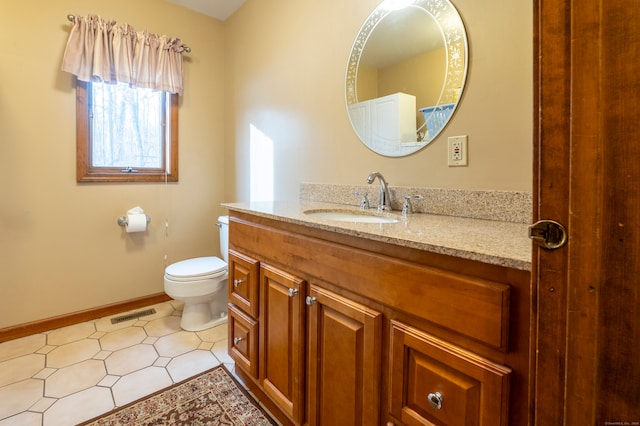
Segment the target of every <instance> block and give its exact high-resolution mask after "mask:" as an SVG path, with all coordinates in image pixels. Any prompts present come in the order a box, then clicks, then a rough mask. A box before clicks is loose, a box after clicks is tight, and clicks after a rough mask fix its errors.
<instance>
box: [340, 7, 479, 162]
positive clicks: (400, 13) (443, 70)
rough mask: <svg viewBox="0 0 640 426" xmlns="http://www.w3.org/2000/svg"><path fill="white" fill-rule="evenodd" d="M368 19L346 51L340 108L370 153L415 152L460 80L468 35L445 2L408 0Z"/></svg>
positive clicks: (438, 126) (451, 101) (448, 107)
mask: <svg viewBox="0 0 640 426" xmlns="http://www.w3.org/2000/svg"><path fill="white" fill-rule="evenodd" d="M390 3H394V4H397V3H398V0H385V1H384V2H382V3H381V4H380V5H379V6H378V7H377V8H376V9H375V10H374V11H373V12H372V13H371V15H370V16H369V17H368V18H367V20H366V21H365V23H364V24H363V26H362V28H361V29H360V32H359V33H358V35H357V37H356V40H355V42H354V44H353V47H352V49H351V54H350V55H349V62H348V64H347V73H346V94H345V95H346V103H347V112H348V114H349V119H350V120H351V124H352V126H353V128H354V130H355V132H356V133H357V135H358V137H359V138H360V140H361V141H362V142H363V143H364V144H365V145H366V146H367V147H369V148H370V149H371V150H373V151H375V152H377V153H379V154H381V155H386V156H391V157H399V156H404V155H408V154H411V153H414V152H416V151H418V150H420V149H421V148H423V147H424V146H426V145H427V144H428V143H429V142H431V141H433V140H434V138H435V137H436V136H437V135H438V134H439V133H440V132H441V131H442V130H443V129H444V127H445V126H446V124H447V122H448V121H449V120H450V119H451V116H452V114H453V111H454V110H455V108H456V106H457V104H458V101H459V99H460V96H461V94H462V90H463V88H464V82H465V79H466V75H467V63H468V61H467V51H468V48H467V37H466V33H465V30H464V25H463V23H462V19H461V18H460V15H459V14H458V12H457V11H456V9H455V7H454V6H453V5H452V4H451V3H450V2H449V1H447V0H415V1H410V0H409V1H404V3H408V5H405V6H403V7H389V5H390Z"/></svg>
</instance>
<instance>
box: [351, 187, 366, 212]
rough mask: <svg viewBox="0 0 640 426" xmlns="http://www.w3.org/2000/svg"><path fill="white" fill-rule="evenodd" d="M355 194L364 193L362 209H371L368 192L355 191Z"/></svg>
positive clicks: (361, 203) (361, 202)
mask: <svg viewBox="0 0 640 426" xmlns="http://www.w3.org/2000/svg"><path fill="white" fill-rule="evenodd" d="M353 195H362V200H360V210H368V209H369V199H368V198H367V195H369V193H368V192H358V191H356V192H354V193H353Z"/></svg>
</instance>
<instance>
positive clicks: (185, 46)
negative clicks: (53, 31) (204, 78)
mask: <svg viewBox="0 0 640 426" xmlns="http://www.w3.org/2000/svg"><path fill="white" fill-rule="evenodd" d="M67 19H68V20H69V21H71V22H74V21H75V20H76V16H75V15H72V14H68V15H67ZM182 48H183V49H184V51H185V52H187V53H191V48H190V47H189V46H187V45H184V44H183V45H182Z"/></svg>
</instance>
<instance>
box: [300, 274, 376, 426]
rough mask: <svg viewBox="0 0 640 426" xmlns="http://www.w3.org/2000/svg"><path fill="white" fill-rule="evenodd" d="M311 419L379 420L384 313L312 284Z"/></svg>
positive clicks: (347, 422) (362, 422)
mask: <svg viewBox="0 0 640 426" xmlns="http://www.w3.org/2000/svg"><path fill="white" fill-rule="evenodd" d="M307 299H308V301H307V304H308V305H309V307H308V321H309V325H308V329H309V355H308V366H309V369H308V375H307V378H308V383H309V385H308V389H309V396H308V407H309V409H308V410H309V415H308V416H307V421H308V424H309V425H311V426H313V425H336V426H339V425H349V426H351V425H378V424H379V414H380V399H379V398H380V374H381V373H380V365H381V350H382V349H381V338H382V314H380V313H379V312H376V311H374V310H372V309H369V308H367V307H366V306H363V305H360V304H358V303H356V302H353V301H351V300H349V299H347V298H344V297H341V296H339V295H337V294H334V293H332V292H330V291H328V290H324V289H322V288H320V287H317V286H315V285H311V287H310V290H309V297H308V298H307Z"/></svg>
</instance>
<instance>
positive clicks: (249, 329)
mask: <svg viewBox="0 0 640 426" xmlns="http://www.w3.org/2000/svg"><path fill="white" fill-rule="evenodd" d="M228 307H229V355H230V356H231V358H233V360H234V361H235V363H236V366H238V367H240V368H242V369H243V370H244V371H245V372H247V373H248V374H250V375H251V377H254V378H258V322H257V321H256V320H254V319H253V318H251V317H249V316H248V315H247V314H245V313H244V312H242V311H241V310H240V309H238V308H237V307H236V306H234V305H233V304H231V303H229V306H228Z"/></svg>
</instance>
